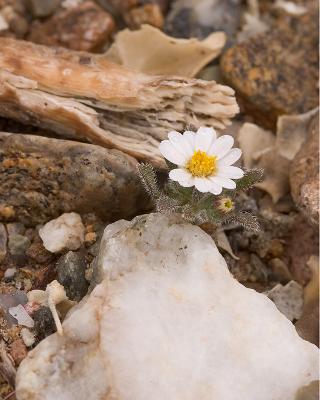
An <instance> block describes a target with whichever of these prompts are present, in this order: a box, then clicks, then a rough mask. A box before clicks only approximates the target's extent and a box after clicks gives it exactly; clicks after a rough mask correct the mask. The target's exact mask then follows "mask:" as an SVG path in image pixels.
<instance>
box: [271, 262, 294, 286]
mask: <svg viewBox="0 0 320 400" xmlns="http://www.w3.org/2000/svg"><path fill="white" fill-rule="evenodd" d="M268 265H269V267H270V268H271V270H272V274H273V276H274V278H275V279H276V280H277V281H278V282H280V283H288V282H290V281H291V280H292V275H291V272H290V271H289V269H288V266H287V264H286V263H285V262H284V261H282V260H281V259H280V258H273V259H272V260H270V261H269V264H268Z"/></svg>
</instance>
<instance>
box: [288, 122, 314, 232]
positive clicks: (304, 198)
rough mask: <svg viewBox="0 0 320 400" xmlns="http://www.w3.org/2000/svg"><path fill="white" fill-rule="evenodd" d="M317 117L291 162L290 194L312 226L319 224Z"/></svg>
mask: <svg viewBox="0 0 320 400" xmlns="http://www.w3.org/2000/svg"><path fill="white" fill-rule="evenodd" d="M318 127H319V115H317V116H316V117H315V118H313V120H312V121H311V123H310V126H309V136H308V138H307V139H306V141H305V142H304V143H303V144H302V146H301V149H300V151H299V152H298V153H297V155H296V156H295V158H294V160H293V161H292V165H291V169H290V185H291V194H292V197H293V199H294V201H295V203H296V205H297V206H298V207H299V209H300V210H301V211H302V213H303V214H304V215H305V216H306V218H307V219H308V221H310V222H311V223H312V224H315V225H317V224H319V129H318Z"/></svg>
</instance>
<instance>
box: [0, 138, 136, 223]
mask: <svg viewBox="0 0 320 400" xmlns="http://www.w3.org/2000/svg"><path fill="white" fill-rule="evenodd" d="M136 165H137V162H136V160H134V159H133V158H132V157H130V156H127V155H125V154H123V153H122V152H120V151H117V150H107V149H104V148H102V147H99V146H94V145H89V144H83V143H77V142H70V141H64V140H57V139H49V138H43V137H39V136H29V135H19V134H9V133H0V221H1V220H4V221H10V220H20V221H22V222H23V223H25V224H27V225H36V224H40V223H44V222H47V221H48V220H50V219H52V218H55V217H58V216H59V215H61V214H62V213H63V212H70V211H76V212H78V213H87V212H92V211H94V212H95V213H96V214H97V215H98V216H99V217H100V218H101V219H103V220H110V219H116V218H119V217H120V218H121V217H126V216H130V215H133V214H134V213H136V212H138V210H139V209H141V207H143V201H142V193H143V189H142V188H141V185H140V184H139V180H138V177H137V174H136Z"/></svg>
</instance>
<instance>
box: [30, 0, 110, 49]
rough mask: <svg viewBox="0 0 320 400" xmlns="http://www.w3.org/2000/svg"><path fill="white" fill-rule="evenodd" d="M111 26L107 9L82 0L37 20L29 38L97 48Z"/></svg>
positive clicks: (46, 43) (104, 39) (69, 45)
mask: <svg viewBox="0 0 320 400" xmlns="http://www.w3.org/2000/svg"><path fill="white" fill-rule="evenodd" d="M42 1H43V0H42ZM44 3H45V2H44ZM114 28H115V23H114V21H113V18H112V16H111V15H110V14H109V13H107V12H105V11H103V10H102V9H101V8H100V7H99V6H98V5H97V4H95V3H94V2H93V1H85V2H83V3H80V4H79V5H77V6H75V7H70V8H68V9H67V10H61V11H60V12H58V13H56V14H55V15H54V16H53V17H52V18H49V19H48V20H46V21H45V22H42V23H40V22H38V21H36V22H35V23H34V24H33V27H32V29H31V33H30V35H29V40H31V41H32V42H35V43H40V44H45V45H47V46H63V47H67V48H69V49H73V50H83V51H96V50H99V49H100V48H101V46H102V45H103V44H105V43H106V41H107V40H108V39H109V37H110V35H111V33H112V32H113V30H114Z"/></svg>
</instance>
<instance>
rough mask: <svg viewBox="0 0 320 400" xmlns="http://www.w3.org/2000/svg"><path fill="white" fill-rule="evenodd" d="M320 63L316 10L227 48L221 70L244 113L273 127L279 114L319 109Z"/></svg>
mask: <svg viewBox="0 0 320 400" xmlns="http://www.w3.org/2000/svg"><path fill="white" fill-rule="evenodd" d="M318 62H319V60H318V10H316V9H313V10H312V11H309V12H307V13H305V14H303V15H300V16H291V17H290V16H287V17H286V20H279V22H278V24H277V25H275V26H274V27H272V29H270V30H269V31H268V32H267V33H265V34H262V35H258V36H256V37H254V38H251V39H249V40H248V41H246V42H244V43H241V44H238V45H236V46H234V47H233V48H231V49H229V50H228V51H227V52H226V53H225V54H224V55H223V57H222V60H221V69H222V73H223V75H224V77H225V78H226V80H227V82H228V83H229V84H230V85H231V86H232V87H233V88H234V89H235V90H236V92H237V96H238V98H239V100H240V101H241V105H242V107H243V109H244V110H245V111H246V112H247V113H249V114H252V115H253V116H254V117H256V119H257V121H259V123H260V124H262V123H263V124H264V125H265V126H266V127H275V124H276V120H277V117H278V116H280V115H282V114H288V115H289V114H301V113H304V112H307V111H309V110H311V109H313V108H314V107H316V106H317V105H318V89H317V87H318V86H317V82H318Z"/></svg>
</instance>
